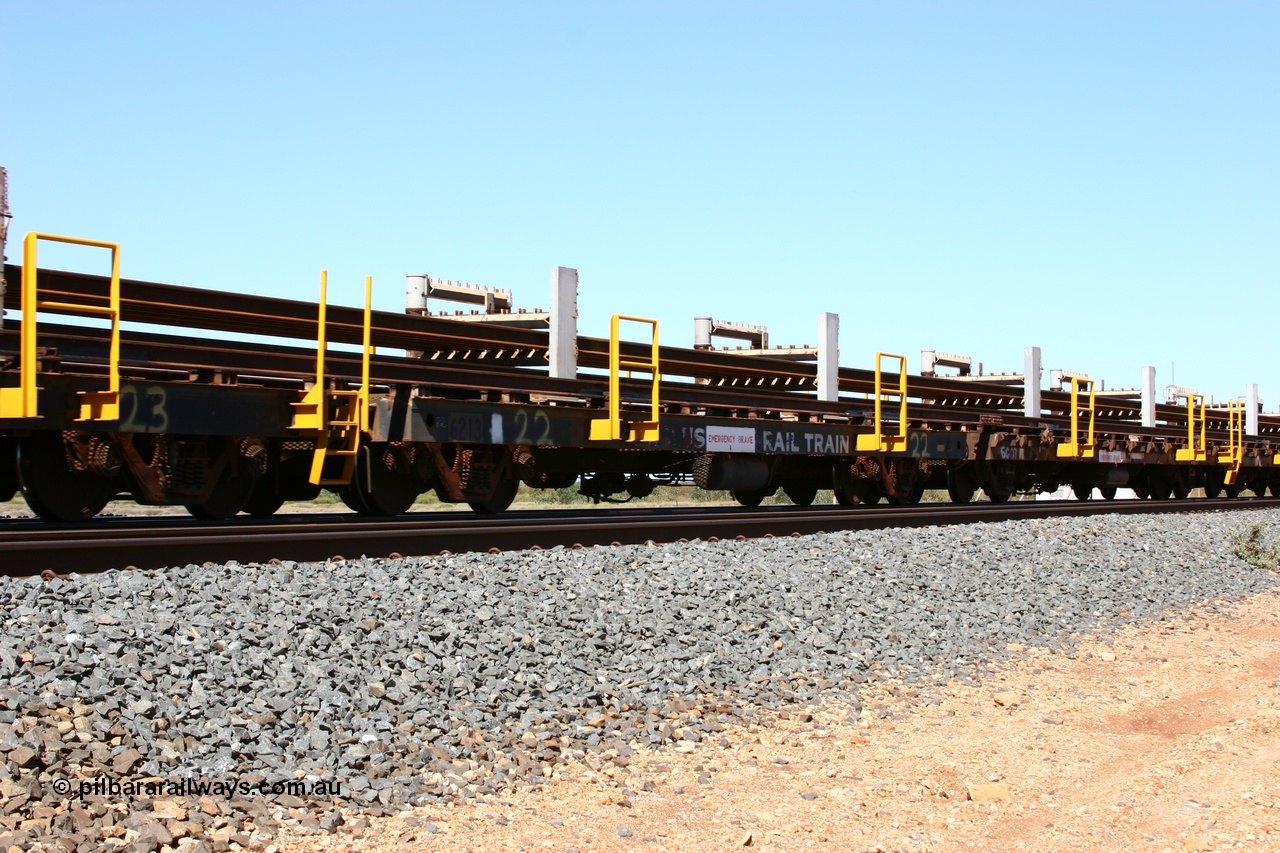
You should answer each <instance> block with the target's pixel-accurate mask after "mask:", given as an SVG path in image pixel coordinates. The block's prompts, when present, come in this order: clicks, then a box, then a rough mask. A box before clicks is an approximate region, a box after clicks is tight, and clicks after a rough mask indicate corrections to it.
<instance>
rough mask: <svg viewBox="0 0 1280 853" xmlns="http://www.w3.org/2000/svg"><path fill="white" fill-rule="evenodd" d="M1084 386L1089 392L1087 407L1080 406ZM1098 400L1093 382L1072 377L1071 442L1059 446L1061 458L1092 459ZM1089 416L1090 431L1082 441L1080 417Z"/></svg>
mask: <svg viewBox="0 0 1280 853" xmlns="http://www.w3.org/2000/svg"><path fill="white" fill-rule="evenodd" d="M1081 386H1084V387H1085V388H1087V389H1088V390H1089V404H1088V405H1087V406H1081V405H1080V389H1081ZM1096 402H1097V398H1096V396H1095V393H1094V388H1093V380H1092V379H1082V378H1080V377H1078V376H1073V377H1071V440H1070V441H1066V442H1063V443H1062V444H1059V445H1058V455H1059V456H1070V457H1072V458H1076V459H1092V458H1093V452H1094V446H1093V427H1094V421H1095V420H1096V415H1097V409H1096V406H1095V404H1096ZM1086 413H1087V414H1088V415H1089V429H1088V431H1087V433H1086V434H1085V436H1084V439H1085V440H1084V441H1081V440H1080V438H1081V435H1080V415H1081V414H1086Z"/></svg>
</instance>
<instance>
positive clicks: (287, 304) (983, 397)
mask: <svg viewBox="0 0 1280 853" xmlns="http://www.w3.org/2000/svg"><path fill="white" fill-rule="evenodd" d="M5 274H6V277H7V278H8V279H9V281H10V282H11V285H10V287H9V290H8V292H7V293H6V305H7V306H8V307H12V308H15V309H16V308H20V299H21V280H22V269H21V267H19V266H16V265H7V266H6V267H5ZM40 277H41V288H42V290H43V291H44V292H45V293H46V294H47V295H48V297H49V298H51V299H63V300H66V299H76V300H79V301H82V302H85V303H86V304H89V305H93V304H97V303H102V304H104V305H105V304H106V300H107V294H108V280H107V278H106V277H104V276H95V275H86V274H81V273H69V272H63V271H60V270H41V271H40ZM120 292H121V296H120V300H121V316H122V319H124V320H125V321H126V322H140V323H151V324H159V325H170V326H186V327H190V328H198V329H208V330H216V331H223V332H231V333H236V334H260V335H266V336H272V337H288V338H294V339H298V340H314V339H315V332H316V306H315V305H314V304H313V303H310V302H302V301H297V300H289V299H280V298H277V297H266V296H257V295H250V294H241V293H230V292H222V291H213V290H207V289H201V288H189V287H180V286H177V285H169V284H157V283H152V282H144V281H138V280H134V279H122V280H121V283H120ZM328 312H329V313H328V323H327V325H328V327H329V333H328V337H329V339H330V340H332V341H335V342H340V343H348V344H359V343H360V341H361V335H362V317H361V313H362V312H361V311H360V309H356V308H349V307H345V306H341V305H333V306H329V309H328ZM373 316H374V330H373V332H374V333H373V344H374V345H375V346H376V347H381V348H387V347H390V348H395V349H406V350H415V351H426V352H436V353H448V352H461V353H466V352H477V351H484V352H489V351H494V350H503V351H516V350H518V351H520V352H522V353H523V354H524V355H523V356H522V363H525V364H528V363H530V362H534V363H536V362H537V361H539V360H540V359H541V358H542V357H543V354H544V353H545V351H546V349H547V343H548V338H547V334H546V333H545V332H542V331H537V330H529V329H519V328H511V327H502V328H497V327H493V326H486V325H484V324H473V323H459V322H456V321H453V320H448V319H441V318H435V317H421V316H412V315H407V314H397V313H393V312H386V311H376V312H374V315H373ZM578 348H579V363H580V365H581V366H582V367H584V368H588V369H592V368H594V369H602V370H603V369H607V368H608V359H609V342H608V341H607V340H605V339H602V338H592V337H586V336H583V337H580V338H579V340H578ZM623 353H624V354H625V355H626V356H627V357H629V358H630V357H635V358H639V357H643V356H644V355H645V352H644V345H642V344H624V346H623ZM443 357H444V358H447V356H443ZM460 360H461V361H466V360H468V359H467V358H465V357H464V358H462V359H460ZM659 360H660V363H661V367H662V372H663V373H664V374H665V375H672V376H685V377H694V378H701V379H711V380H713V381H714V382H716V383H718V384H720V385H722V386H723V384H725V383H728V384H730V385H731V386H732V387H733V389H734V390H738V391H746V390H760V389H768V390H772V391H776V392H783V393H791V394H794V393H796V392H806V393H807V392H811V391H812V390H813V389H814V387H815V384H816V377H817V367H816V365H813V364H805V363H796V362H789V361H781V360H779V359H773V358H769V357H767V356H754V355H740V354H736V353H732V352H727V353H726V352H717V351H715V350H711V351H695V350H691V349H684V348H680V347H670V346H664V347H662V348H661V350H660V359H659ZM436 363H438V362H436ZM839 375H840V388H841V390H842V391H845V392H849V393H858V394H870V393H872V391H873V390H874V387H875V371H873V370H866V369H861V368H852V367H843V368H840V371H839ZM704 387H705V386H704ZM908 390H909V396H911V397H913V398H917V399H922V400H931V401H937V402H947V401H952V402H956V403H960V404H963V405H968V406H974V407H978V406H981V407H986V408H992V407H994V408H1002V409H1008V410H1010V411H1013V410H1016V409H1018V407H1020V406H1021V403H1022V390H1021V388H1020V387H1016V386H1012V387H1011V386H1008V385H1002V384H999V383H984V382H954V381H950V380H948V379H946V378H945V377H942V378H938V377H921V376H912V377H910V379H909V383H908ZM1042 402H1043V405H1044V406H1045V407H1046V408H1048V409H1050V410H1051V411H1055V412H1056V411H1057V410H1058V409H1063V410H1066V409H1067V408H1068V407H1069V406H1070V395H1069V394H1067V393H1065V392H1060V391H1052V390H1046V391H1044V392H1043V393H1042ZM1102 407H1103V408H1104V409H1105V410H1108V411H1114V412H1116V413H1124V414H1128V415H1132V416H1134V417H1137V416H1138V415H1139V414H1140V404H1139V403H1138V402H1137V401H1131V400H1126V399H1125V398H1105V399H1104V401H1103V403H1102ZM1157 417H1158V418H1159V419H1160V420H1164V421H1166V422H1169V423H1177V422H1178V420H1179V418H1182V419H1185V409H1184V408H1182V407H1178V406H1170V405H1165V404H1161V405H1159V406H1157ZM1268 420H1270V419H1268ZM1275 420H1276V423H1275V424H1270V423H1269V424H1268V425H1269V426H1273V425H1274V426H1277V427H1280V419H1275Z"/></svg>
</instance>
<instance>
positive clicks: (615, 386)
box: [591, 314, 662, 441]
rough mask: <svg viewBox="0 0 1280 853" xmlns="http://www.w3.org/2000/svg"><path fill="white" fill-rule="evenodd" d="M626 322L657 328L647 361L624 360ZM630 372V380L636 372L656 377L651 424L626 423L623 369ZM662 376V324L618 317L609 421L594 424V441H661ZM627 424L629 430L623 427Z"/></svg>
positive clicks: (613, 326)
mask: <svg viewBox="0 0 1280 853" xmlns="http://www.w3.org/2000/svg"><path fill="white" fill-rule="evenodd" d="M623 320H626V321H628V322H631V323H648V324H649V325H650V326H652V327H653V341H652V344H651V352H650V356H649V359H648V360H647V361H642V360H637V359H624V358H623V357H622V341H621V339H620V337H619V334H618V327H619V323H620V322H621V321H623ZM624 367H625V368H627V377H628V378H630V376H631V371H632V370H643V371H647V372H648V373H650V374H651V375H652V377H653V380H652V385H651V389H650V395H649V396H650V399H649V420H647V421H623V420H622V381H621V374H622V369H623V368H624ZM661 381H662V374H661V373H660V372H659V365H658V321H657V320H648V319H646V318H644V317H628V316H626V315H624V314H614V315H613V318H612V319H611V320H610V321H609V417H608V418H595V419H593V420H592V421H591V440H592V441H657V440H658V420H659V414H658V386H659V383H661ZM624 423H625V424H626V430H625V431H624V429H623V424H624Z"/></svg>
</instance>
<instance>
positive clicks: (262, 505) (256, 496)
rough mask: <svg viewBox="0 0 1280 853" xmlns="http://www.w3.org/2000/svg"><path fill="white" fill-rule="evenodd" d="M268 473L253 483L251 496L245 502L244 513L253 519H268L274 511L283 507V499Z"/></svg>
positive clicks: (273, 479)
mask: <svg viewBox="0 0 1280 853" xmlns="http://www.w3.org/2000/svg"><path fill="white" fill-rule="evenodd" d="M271 474H272V472H270V471H268V472H267V473H266V474H265V475H264V476H261V477H259V478H258V479H256V480H254V481H253V494H251V495H249V500H248V501H246V502H245V505H244V511H245V512H247V513H248V514H249V515H251V516H253V517H254V518H268V517H270V516H272V515H275V512H276V510H278V509H280V507H281V506H283V505H284V497H283V496H282V495H281V494H280V488H279V486H278V485H277V484H276V482H275V478H274V477H272V476H271Z"/></svg>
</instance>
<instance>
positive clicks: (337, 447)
mask: <svg viewBox="0 0 1280 853" xmlns="http://www.w3.org/2000/svg"><path fill="white" fill-rule="evenodd" d="M328 287H329V273H328V271H327V270H321V271H320V304H319V307H318V310H317V315H316V381H315V384H314V385H312V386H311V387H310V388H309V389H307V390H306V391H305V392H304V393H303V396H302V399H301V400H299V401H297V402H295V403H294V404H293V407H294V415H293V424H292V425H291V426H292V428H293V429H299V430H307V431H309V432H311V433H313V434H314V436H315V449H314V452H313V454H312V457H311V472H310V474H309V476H308V480H309V481H310V482H311V483H312V484H314V485H320V486H332V485H347V484H349V483H350V482H351V477H352V476H353V474H354V473H355V457H356V453H358V452H359V449H360V437H361V435H363V434H364V433H365V432H367V431H368V429H369V359H370V356H371V355H372V353H373V346H372V344H371V336H372V318H373V306H372V302H373V276H365V280H364V320H363V335H362V343H361V348H360V349H361V356H360V387H359V388H358V389H356V390H355V391H350V390H340V391H331V390H329V387H328V384H329V383H328V378H327V376H326V375H325V351H326V349H327V338H328V334H327V329H328V301H329V300H328ZM334 458H337V459H341V460H342V463H343V464H342V470H341V472H340V473H339V474H338V475H336V476H329V477H326V476H325V475H324V468H325V462H326V461H327V460H329V459H334Z"/></svg>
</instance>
